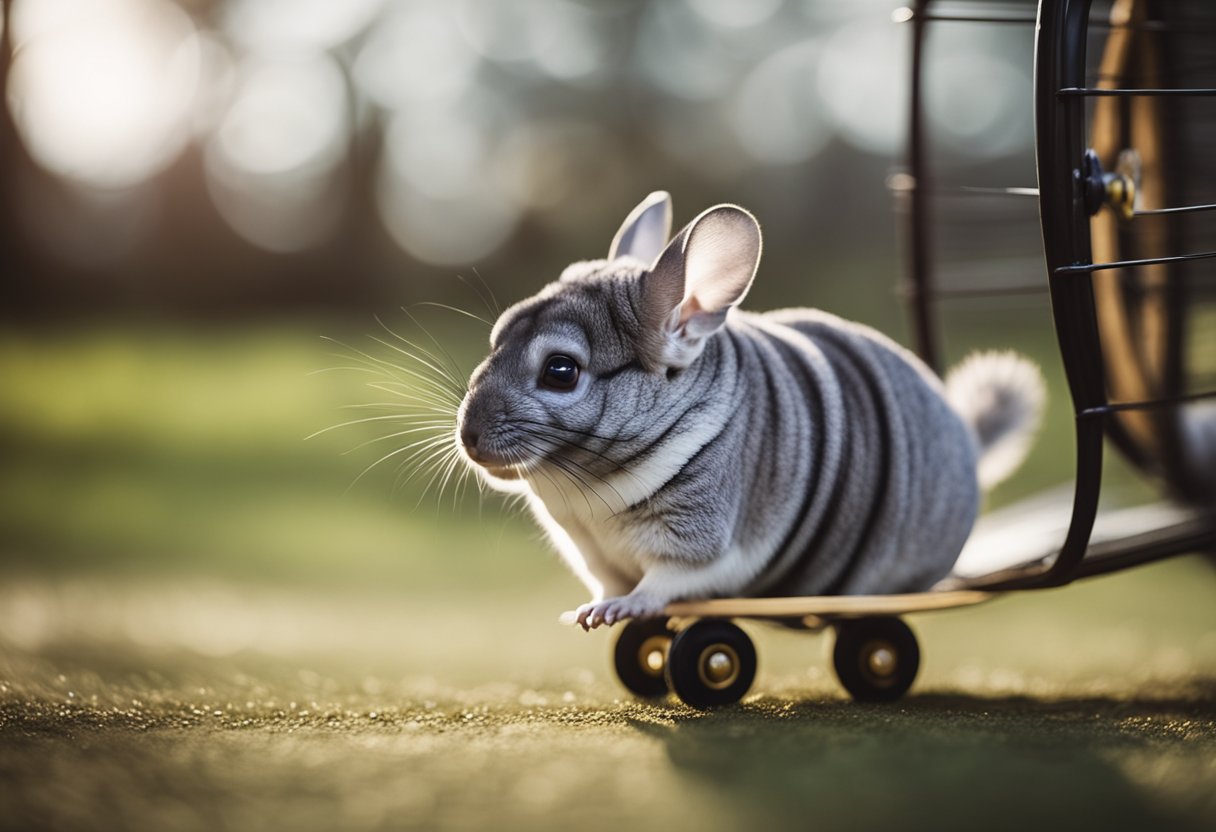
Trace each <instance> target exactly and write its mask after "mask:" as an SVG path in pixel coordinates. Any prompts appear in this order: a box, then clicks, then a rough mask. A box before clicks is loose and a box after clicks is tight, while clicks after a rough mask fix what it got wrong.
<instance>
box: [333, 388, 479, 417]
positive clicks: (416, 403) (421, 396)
mask: <svg viewBox="0 0 1216 832" xmlns="http://www.w3.org/2000/svg"><path fill="white" fill-rule="evenodd" d="M367 387H368V389H370V390H378V391H379V392H381V393H388V394H389V395H390V396H395V397H396V398H398V399H400V400H401V401H397V402H393V403H392V404H389V405H383V404H382V403H377V406H388V407H393V408H398V409H399V408H401V407H402V406H403V405H402V402H406V403H407V404H405V405H404V406H405V407H409V408H411V409H413V410H419V411H428V412H431V413H442V414H445V415H450V416H454V415H455V414H456V409H457V408H458V407H459V405H456V404H453V403H452V402H447V401H444V400H442V399H437V398H435V397H434V396H431V395H430V394H428V393H425V392H423V393H419V392H418V390H417V389H415V388H413V387H409V386H405V390H396V389H394V388H393V386H392V385H391V384H388V383H384V382H368V384H367ZM355 406H356V405H348V407H355Z"/></svg>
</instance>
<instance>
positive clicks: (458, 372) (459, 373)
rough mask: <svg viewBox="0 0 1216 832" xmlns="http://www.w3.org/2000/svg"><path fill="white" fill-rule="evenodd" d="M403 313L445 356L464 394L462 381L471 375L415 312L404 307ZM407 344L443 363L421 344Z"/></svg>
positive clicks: (454, 378)
mask: <svg viewBox="0 0 1216 832" xmlns="http://www.w3.org/2000/svg"><path fill="white" fill-rule="evenodd" d="M401 311H402V312H404V313H405V314H406V315H409V317H410V320H411V321H413V322H414V325H415V326H417V327H418V328H419V329H420V330H422V333H423V334H424V335H425V336H426V337H427V338H429V339H431V343H432V344H434V345H435V349H437V350H439V352H440V353H441V354H442V356H443V359H442V360H444V361H447V366H448V368H449V369H451V371H452V373H451V375H452V380H453V381H454V382H455V383H456V385H457V386H458V387H459V388H460V390H461V392H462V393H463V392H464V389H465V384H464V382H463V381H462V380H461V379H468V377H469V374H468V373H467V372H466V371H465V369H464V367H462V366H461V364H460V362H459V361H457V360H456V359H455V358H454V357H452V354H451V353H450V352H448V350H447V348H446V347H444V346H443V344H442V343H441V342H440V340H439V339H438V338H436V337H435V336H434V335H433V334H432V333H431V331H430V330H429V329H427V328H426V327H425V326H424V325H423V323H422V321H420V320H418V317H417V316H416V315H415V314H414V313H413V312H411V311H410V310H409V309H406V308H404V307H403V308H402V310H401ZM389 332H392V330H389ZM393 334H394V335H396V333H393ZM397 337H398V338H401V336H400V335H397ZM401 340H402V341H405V340H406V339H404V338H401ZM406 343H409V344H411V345H412V346H414V347H415V348H416V349H418V350H421V351H422V354H423V355H426V356H429V357H430V358H431V359H432V360H434V361H435V362H437V363H442V362H441V359H440V357H439V356H437V355H435V354H434V353H433V352H431V351H430V350H428V349H426V348H425V347H423V346H421V345H419V344H414V343H413V342H412V341H406Z"/></svg>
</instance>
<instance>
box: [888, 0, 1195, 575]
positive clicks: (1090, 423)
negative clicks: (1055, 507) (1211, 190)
mask: <svg viewBox="0 0 1216 832" xmlns="http://www.w3.org/2000/svg"><path fill="white" fill-rule="evenodd" d="M1091 2H1092V0H1040V3H1039V9H1038V16H1037V18H1035V19H1031V18H1029V17H1023V16H1010V15H1004V16H1001V15H995V16H983V15H970V14H968V15H949V14H935V13H933V12H932V11H931V10H930V6H931V4H932V0H915V3H914V6H913V8H912V9H910V10H909V11H908V12H906V13H905V14H904V15H903V19H904V20H906V21H908V22H909V23H910V24H911V28H912V38H913V45H912V67H911V108H910V109H911V113H910V119H909V124H908V174H909V176H908V177H905V178H904V181H903V184H902V187H901V190H904V191H906V192H907V193H906V194H905V198H906V199H907V205H908V207H909V214H908V218H907V222H908V231H909V239H908V241H907V245H906V250H907V273H908V274H907V277H908V281H907V291H906V295H907V299H908V302H909V305H910V310H911V314H912V330H913V337H914V341H915V345H916V348H917V350H918V352H919V353H920V355H921V357H922V358H923V359H924V360H925V361H926V363H928V364H929V365H930V366H931V367H933V368H934V369H935V370H939V371H940V369H941V366H940V357H939V351H938V344H937V334H936V322H935V310H934V308H933V304H934V302H935V300H936V299H938V298H940V297H943V296H944V295H943V293H941V292H936V291H935V289H934V285H933V268H932V250H931V249H932V244H931V240H930V237H929V233H928V231H929V228H930V225H931V217H930V205H929V202H930V200H929V194H930V189H929V187H928V182H929V171H928V165H927V135H926V130H925V124H924V121H923V109H924V107H923V94H924V89H923V87H924V84H923V82H924V61H925V40H926V34H927V26H928V24H929V23H931V22H933V21H954V22H986V23H1000V24H1029V23H1034V24H1035V25H1036V35H1035V79H1034V112H1035V149H1036V163H1037V171H1038V194H1037V195H1038V200H1039V210H1040V221H1041V226H1042V231H1043V247H1044V254H1045V257H1046V267H1047V285H1048V289H1049V292H1050V296H1051V306H1052V315H1053V318H1054V323H1055V331H1056V336H1057V339H1058V341H1059V346H1060V354H1061V357H1062V359H1063V363H1064V370H1065V374H1066V377H1067V379H1068V385H1069V390H1070V393H1071V395H1072V401H1073V406H1074V412H1075V416H1076V434H1075V435H1076V482H1075V488H1074V494H1073V507H1072V517H1071V522H1070V525H1069V529H1068V532H1067V534H1066V535H1065V538H1064V541H1063V543H1062V545H1061V547H1060V550H1059V553H1058V554H1057V555H1056V557H1055V559H1054V560H1052V561H1051V562H1049V563H1043V564H1040V565H1037V566H1031V567H1028V568H1025V569H1019V570H1014V571H1011V572H1009V573H1000V574H994V575H990V576H987V577H986V578H983V579H980V580H978V581H975V582H972V583H973V585H975V586H977V587H982V588H985V589H992V590H1012V589H1036V588H1043V587H1052V586H1060V585H1063V584H1066V583H1069V582H1071V581H1073V580H1076V579H1077V578H1081V577H1087V576H1090V575H1097V574H1102V573H1105V572H1110V571H1115V570H1117V569H1123V568H1127V567H1129V566H1134V565H1138V564H1141V563H1147V562H1150V561H1154V560H1159V559H1162V558H1166V557H1170V556H1173V555H1178V554H1183V553H1186V552H1191V551H1195V550H1197V549H1202V548H1209V547H1212V546H1216V517H1213V516H1208V517H1207V518H1206V519H1200V520H1197V521H1194V522H1188V523H1185V524H1182V525H1178V526H1173V527H1170V528H1168V529H1161V530H1150V531H1146V533H1144V534H1141V535H1136V536H1133V537H1129V538H1125V539H1122V540H1118V541H1112V542H1106V543H1102V544H1097V545H1093V546H1091V544H1090V537H1091V535H1092V532H1093V526H1094V521H1095V519H1096V517H1097V511H1098V497H1099V494H1100V491H1101V487H1102V463H1103V438H1104V436H1105V435H1106V433H1107V431H1108V429H1109V428H1110V427H1112V425H1111V423H1110V422H1111V419H1112V417H1113V416H1114V415H1115V414H1117V413H1120V412H1122V411H1126V410H1143V409H1152V408H1158V407H1165V406H1170V405H1176V404H1177V403H1179V402H1182V401H1187V400H1191V399H1195V398H1207V397H1211V396H1213V395H1216V393H1206V394H1200V395H1199V396H1194V395H1191V396H1183V395H1173V396H1166V397H1161V398H1157V399H1153V400H1150V401H1136V402H1111V401H1110V400H1109V398H1108V396H1107V390H1106V377H1107V376H1106V372H1105V368H1104V366H1103V354H1102V345H1101V340H1100V332H1099V326H1098V319H1097V314H1096V308H1095V297H1094V284H1093V279H1092V275H1093V274H1094V273H1096V272H1099V271H1103V270H1107V269H1117V268H1129V267H1132V266H1138V265H1150V264H1165V263H1171V264H1172V263H1178V262H1183V261H1187V260H1197V259H1207V258H1212V257H1216V252H1199V253H1193V254H1180V255H1173V256H1169V257H1155V258H1148V259H1142V260H1120V261H1114V262H1104V263H1094V262H1093V260H1092V252H1091V237H1090V217H1091V215H1092V213H1093V212H1094V210H1095V209H1094V206H1093V205H1092V196H1091V198H1090V199H1087V190H1090V191H1092V188H1093V184H1094V183H1093V182H1092V181H1087V180H1086V177H1085V175H1084V173H1083V171H1084V169H1085V161H1084V160H1085V155H1086V110H1085V103H1086V100H1087V99H1088V98H1089V97H1092V96H1135V95H1150V96H1175V95H1179V96H1213V95H1216V90H1212V89H1179V90H1171V89H1158V88H1152V89H1096V88H1089V87H1087V86H1086V80H1085V79H1086V75H1085V73H1086V34H1087V32H1088V30H1089V29H1090V27H1091V25H1092V24H1091V21H1090V6H1091ZM1100 25H1102V26H1103V27H1104V28H1106V27H1108V26H1109V24H1100ZM1145 28H1154V29H1160V28H1162V27H1161V26H1160V24H1156V23H1150V24H1147V25H1146V26H1145ZM1004 190H1005V191H1006V192H1009V193H1013V192H1018V193H1021V192H1022V191H1023V189H1004ZM1214 207H1216V206H1207V205H1204V206H1184V207H1181V208H1167V209H1158V210H1157V211H1153V212H1140V213H1187V212H1195V211H1203V210H1211V209H1212V208H1214Z"/></svg>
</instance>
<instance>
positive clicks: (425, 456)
mask: <svg viewBox="0 0 1216 832" xmlns="http://www.w3.org/2000/svg"><path fill="white" fill-rule="evenodd" d="M452 452H453V449H452V447H451V445H450V443H448V442H441V443H439V444H437V445H433V446H431V447H429V448H424V449H421V450H420V451H419V452H418V453H417V454H415V455H411V459H409V460H406V461H404V462H402V463H401V465H400V466H399V467H400V469H401V471H402V473H405V471H406V470H409V476H407V477H405V478H404V479H401V478H400V477H399V478H398V480H397V484H396V486H395V489H396V490H400V489H401V488H404V487H405V486H406V485H408V484H409V482H410V480H412V479H414V477H416V476H419V475H420V474H426V473H428V472H430V474H431V476H430V478H429V479H428V480H427V481H426V484H425V485H424V486H423V489H422V495H423V496H424V497H425V496H426V492H427V490H428V489H429V488H430V486H431V483H433V482H434V480H435V472H436V471H438V469H439V467H440V466H441V465H442V464H443V462H442V460H444V459H446V457H447V455H448V454H450V453H452ZM414 456H417V457H419V458H418V459H417V460H416V461H412V458H413V457H414Z"/></svg>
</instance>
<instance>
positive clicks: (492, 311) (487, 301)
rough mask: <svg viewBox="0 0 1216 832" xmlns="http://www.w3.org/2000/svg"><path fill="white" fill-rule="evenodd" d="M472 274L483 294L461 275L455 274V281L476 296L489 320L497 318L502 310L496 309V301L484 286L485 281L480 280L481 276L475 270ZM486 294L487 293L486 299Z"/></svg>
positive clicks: (488, 288)
mask: <svg viewBox="0 0 1216 832" xmlns="http://www.w3.org/2000/svg"><path fill="white" fill-rule="evenodd" d="M473 274H476V275H477V279H478V281H480V282H481V285H482V286H484V287H485V292H483V291H482V289H481V287H478V286H474V285H473V284H472V283H471V282H470V281H469V279H468V278H467V277H465V276H464V275H462V274H457V275H456V279H457V280H459V281H460V282H461V283H463V284H464V285H465V287H466V288H467V289H468V290H469V291H471V292H472V293H473V294H474V295H476V296H477V299H478V300H479V301H481V305H482V306H484V307H485V308H486V313H487V314H488V315H489V316H490V317H491V318H497V317H498V316H499V315H500V314H502V310H501V309H499V308H498V299H497V298H495V297H494V292H493V291H491V290H490V287H489V286H488V285H487V284H486V282H485V280H483V279H482V277H481V275H480V274H478V272H477V269H476V268H474V269H473ZM486 292H488V293H489V295H488V297H487V295H486ZM491 301H493V303H491Z"/></svg>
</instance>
